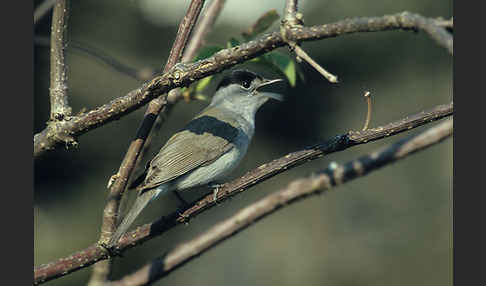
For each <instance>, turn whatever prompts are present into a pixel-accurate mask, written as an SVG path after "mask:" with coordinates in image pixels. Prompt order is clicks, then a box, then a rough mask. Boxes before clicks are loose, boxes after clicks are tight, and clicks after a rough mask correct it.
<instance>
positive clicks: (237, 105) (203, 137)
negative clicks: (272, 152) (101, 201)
mask: <svg viewBox="0 0 486 286" xmlns="http://www.w3.org/2000/svg"><path fill="white" fill-rule="evenodd" d="M280 81H282V79H273V80H269V79H265V78H263V77H261V76H260V75H258V74H256V73H253V72H251V71H248V70H235V71H233V72H231V73H230V74H228V75H227V76H225V77H224V78H223V79H222V80H221V82H220V83H219V85H218V87H217V89H216V93H215V94H214V96H213V98H212V101H211V103H210V104H209V106H208V107H206V108H205V109H204V110H203V111H202V112H201V113H199V114H198V115H197V116H196V117H194V118H193V119H192V120H191V121H190V122H189V123H188V124H187V125H186V126H185V127H184V128H183V129H182V130H181V131H179V132H177V133H176V134H174V135H173V136H172V137H171V138H170V139H169V140H168V141H167V143H166V144H165V145H164V146H163V147H162V148H161V149H160V151H159V153H158V154H157V155H156V156H155V157H154V158H153V159H152V160H151V161H150V162H149V164H147V168H146V169H145V171H144V173H143V174H142V175H141V176H140V177H139V178H137V179H136V180H135V181H134V184H132V187H135V186H136V185H138V186H136V188H137V190H138V195H137V198H136V200H135V202H134V204H133V206H132V207H131V209H130V211H129V212H128V214H127V215H126V216H125V217H124V218H123V220H122V222H121V223H120V225H119V226H118V228H117V230H116V232H115V234H114V235H113V237H112V239H111V240H110V242H109V244H108V246H109V247H113V246H114V245H115V244H116V243H117V242H118V240H119V239H120V238H121V236H122V235H123V234H124V233H125V232H126V231H127V230H128V228H129V227H130V225H131V224H132V223H133V221H134V220H135V218H136V217H137V216H138V215H139V214H140V212H141V211H142V210H143V209H144V208H145V207H146V206H147V205H148V203H149V202H150V201H152V200H153V199H155V198H157V196H159V195H160V194H161V193H164V192H168V191H173V190H175V191H180V190H185V189H189V188H192V187H196V186H201V185H206V184H209V183H211V182H214V181H216V180H218V179H221V178H223V177H224V176H225V175H227V174H228V173H230V172H231V171H232V170H234V169H235V168H236V167H237V166H238V164H239V163H240V161H241V159H242V158H243V157H244V156H245V154H246V151H247V149H248V145H249V144H250V141H251V138H252V137H253V133H254V130H255V114H256V112H257V110H258V109H259V108H260V107H261V106H262V105H263V104H264V103H265V102H267V100H268V99H269V98H274V99H277V100H282V96H281V95H280V94H277V93H270V92H263V91H261V90H260V88H262V87H264V86H267V85H271V84H274V83H276V82H280ZM134 185H135V186H134Z"/></svg>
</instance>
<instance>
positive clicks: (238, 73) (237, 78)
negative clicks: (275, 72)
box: [216, 69, 283, 100]
mask: <svg viewBox="0 0 486 286" xmlns="http://www.w3.org/2000/svg"><path fill="white" fill-rule="evenodd" d="M280 81H283V80H282V79H272V80H270V79H266V78H264V77H262V76H260V75H258V74H256V73H254V72H252V71H249V70H243V69H238V70H234V71H232V72H231V73H229V74H227V75H225V76H224V77H223V79H222V80H221V81H220V83H219V84H218V87H217V88H216V91H220V90H221V89H224V88H227V87H229V86H232V85H237V86H239V88H240V89H241V91H242V92H247V93H250V94H252V95H256V94H260V95H263V96H267V97H271V98H274V99H277V100H282V97H281V95H279V94H276V93H270V92H258V93H257V90H258V89H259V88H261V87H263V86H267V85H270V84H273V83H276V82H280Z"/></svg>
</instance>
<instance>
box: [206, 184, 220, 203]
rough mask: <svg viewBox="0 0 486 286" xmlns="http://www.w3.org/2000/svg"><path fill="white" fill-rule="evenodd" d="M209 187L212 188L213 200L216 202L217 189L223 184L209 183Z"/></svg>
mask: <svg viewBox="0 0 486 286" xmlns="http://www.w3.org/2000/svg"><path fill="white" fill-rule="evenodd" d="M209 186H210V187H211V188H214V190H213V202H215V203H217V202H218V192H219V190H220V189H221V188H222V187H223V184H216V183H214V184H210V185H209Z"/></svg>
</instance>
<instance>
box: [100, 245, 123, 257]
mask: <svg viewBox="0 0 486 286" xmlns="http://www.w3.org/2000/svg"><path fill="white" fill-rule="evenodd" d="M98 245H99V246H100V247H102V248H103V249H104V250H105V251H106V252H107V253H108V257H115V256H120V257H123V255H122V250H120V249H119V248H117V247H116V245H108V244H106V243H104V242H99V243H98Z"/></svg>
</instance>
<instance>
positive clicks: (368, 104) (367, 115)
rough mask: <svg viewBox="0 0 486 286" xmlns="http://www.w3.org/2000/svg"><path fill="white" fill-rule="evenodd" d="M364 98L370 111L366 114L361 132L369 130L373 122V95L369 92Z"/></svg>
mask: <svg viewBox="0 0 486 286" xmlns="http://www.w3.org/2000/svg"><path fill="white" fill-rule="evenodd" d="M364 97H365V98H366V105H367V106H368V111H367V112H366V120H365V123H364V126H363V129H362V130H361V131H365V130H366V129H368V125H369V124H370V121H371V93H370V92H369V91H367V92H365V94H364Z"/></svg>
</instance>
